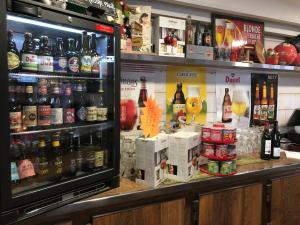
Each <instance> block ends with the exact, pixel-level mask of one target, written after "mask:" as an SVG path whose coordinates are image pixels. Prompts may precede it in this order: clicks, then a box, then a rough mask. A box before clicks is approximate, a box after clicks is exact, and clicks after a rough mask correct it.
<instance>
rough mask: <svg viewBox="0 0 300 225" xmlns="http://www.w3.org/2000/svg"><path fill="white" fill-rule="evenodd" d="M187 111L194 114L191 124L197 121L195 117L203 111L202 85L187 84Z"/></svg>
mask: <svg viewBox="0 0 300 225" xmlns="http://www.w3.org/2000/svg"><path fill="white" fill-rule="evenodd" d="M185 104H186V111H187V112H188V113H190V114H192V121H191V124H194V123H195V117H196V115H197V114H199V113H200V112H201V109H202V101H201V97H200V87H199V86H196V85H189V86H187V98H186V103H185Z"/></svg>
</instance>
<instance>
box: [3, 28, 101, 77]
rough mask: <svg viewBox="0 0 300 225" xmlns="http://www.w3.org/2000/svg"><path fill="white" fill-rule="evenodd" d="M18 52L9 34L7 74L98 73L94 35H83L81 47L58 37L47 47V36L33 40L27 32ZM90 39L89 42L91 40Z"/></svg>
mask: <svg viewBox="0 0 300 225" xmlns="http://www.w3.org/2000/svg"><path fill="white" fill-rule="evenodd" d="M24 39H25V40H24V43H23V47H22V49H21V51H20V52H19V50H18V49H17V47H16V43H15V41H14V39H13V32H12V31H11V30H10V31H8V49H7V57H8V71H9V72H19V71H23V72H45V73H49V72H55V73H59V74H67V73H68V74H69V75H79V74H83V75H88V74H95V75H99V73H100V54H99V53H98V52H97V43H96V34H95V33H93V34H92V36H89V35H88V34H87V32H86V31H84V32H83V33H82V40H81V47H79V44H78V43H79V42H78V40H76V39H74V38H68V39H67V48H65V43H64V40H63V38H61V37H57V38H56V43H55V45H54V46H50V45H49V43H48V42H49V38H48V36H41V37H40V38H33V35H32V34H31V33H29V32H26V33H25V34H24ZM90 39H91V41H90Z"/></svg>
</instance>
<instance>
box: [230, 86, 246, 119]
mask: <svg viewBox="0 0 300 225" xmlns="http://www.w3.org/2000/svg"><path fill="white" fill-rule="evenodd" d="M247 107H248V96H247V94H246V92H245V91H244V90H242V89H234V90H233V96H232V112H233V113H234V114H235V115H236V116H238V123H239V122H240V118H241V116H244V115H245V112H246V110H247Z"/></svg>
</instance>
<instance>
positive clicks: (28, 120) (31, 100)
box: [23, 84, 37, 130]
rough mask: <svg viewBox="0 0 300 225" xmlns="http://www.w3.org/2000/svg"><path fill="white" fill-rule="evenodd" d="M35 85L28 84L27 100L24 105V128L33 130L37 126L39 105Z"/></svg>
mask: <svg viewBox="0 0 300 225" xmlns="http://www.w3.org/2000/svg"><path fill="white" fill-rule="evenodd" d="M33 92H34V91H33V86H32V85H31V84H30V85H27V86H26V101H25V103H24V105H23V129H24V130H33V129H35V128H36V126H37V106H36V98H35V96H34V93H33Z"/></svg>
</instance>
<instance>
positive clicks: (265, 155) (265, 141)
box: [260, 122, 272, 160]
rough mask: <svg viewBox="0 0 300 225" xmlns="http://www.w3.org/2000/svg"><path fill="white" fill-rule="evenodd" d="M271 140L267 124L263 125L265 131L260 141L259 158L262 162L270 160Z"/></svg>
mask: <svg viewBox="0 0 300 225" xmlns="http://www.w3.org/2000/svg"><path fill="white" fill-rule="evenodd" d="M271 143H272V139H271V134H270V131H269V123H267V122H266V123H265V129H264V132H263V135H262V139H261V152H260V158H261V159H263V160H269V159H271V149H272V145H271Z"/></svg>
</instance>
